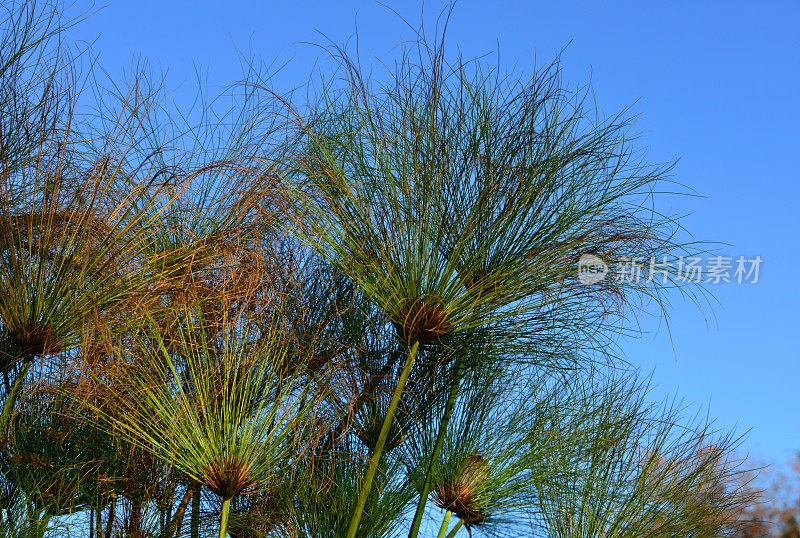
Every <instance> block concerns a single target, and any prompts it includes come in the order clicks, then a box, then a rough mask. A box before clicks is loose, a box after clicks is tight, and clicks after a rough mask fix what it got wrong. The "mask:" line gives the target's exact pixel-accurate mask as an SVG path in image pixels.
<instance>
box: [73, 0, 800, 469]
mask: <svg viewBox="0 0 800 538" xmlns="http://www.w3.org/2000/svg"><path fill="white" fill-rule="evenodd" d="M385 4H386V5H388V6H390V7H391V8H393V9H394V10H396V11H397V12H399V13H400V14H401V15H403V16H404V17H406V18H407V19H409V20H410V21H413V22H417V21H419V19H420V13H421V9H420V6H421V4H420V3H416V2H407V1H403V2H401V1H392V0H386V2H385ZM87 6H88V3H87ZM443 6H444V3H442V2H437V1H428V2H426V4H425V11H426V15H425V18H426V20H433V19H434V18H435V15H437V14H438V12H439V11H440V10H441V8H442V7H443ZM81 7H82V2H81V1H78V2H76V4H75V5H74V7H73V8H72V10H73V11H77V10H79V9H80V8H81ZM84 7H85V6H84ZM799 23H800V1H798V0H785V1H779V0H770V1H768V2H752V1H750V2H732V1H725V2H721V1H718V2H712V1H706V2H657V1H651V2H633V1H631V2H577V1H560V2H555V1H514V2H512V1H495V2H486V1H477V0H462V1H461V2H460V3H459V4H458V5H457V6H456V9H455V11H454V13H453V16H452V18H451V21H450V26H449V29H448V35H449V43H450V46H452V47H458V48H460V49H461V51H462V52H463V54H464V55H465V56H467V57H470V56H475V55H479V54H484V53H491V52H493V51H495V50H499V51H500V58H501V62H502V64H503V65H504V67H506V68H511V67H515V66H516V69H517V70H518V71H519V72H520V74H525V73H528V74H529V73H530V72H531V71H532V69H533V66H534V65H536V64H537V63H539V64H541V63H544V62H548V61H549V60H551V59H552V58H553V57H555V56H556V54H558V52H559V51H561V50H562V49H564V52H563V54H562V67H563V70H564V75H565V80H566V81H568V82H571V83H573V84H576V83H582V84H585V83H587V82H589V81H591V83H592V86H593V87H594V90H595V95H596V99H597V103H598V106H599V108H600V109H601V110H602V111H603V112H605V113H607V114H612V113H616V112H618V111H619V110H621V109H622V108H624V107H626V106H629V105H633V108H632V111H633V112H634V113H637V114H639V115H640V116H639V119H638V121H637V124H636V126H637V128H638V130H639V131H640V132H641V133H643V138H642V140H641V144H642V145H644V146H646V147H648V148H649V151H650V156H651V159H652V160H656V161H658V160H668V159H678V164H677V166H676V168H675V170H674V179H675V180H676V181H679V182H681V183H683V184H685V185H686V186H687V187H688V188H690V189H693V190H694V191H695V192H696V193H697V194H699V195H702V196H703V197H704V198H699V197H695V198H691V197H680V198H675V197H673V198H671V199H666V200H662V201H663V202H665V203H666V204H671V205H669V206H662V207H661V209H663V210H665V211H667V212H669V211H672V212H677V213H688V214H690V215H689V216H688V217H687V218H686V220H685V222H684V223H685V226H686V227H687V229H688V230H689V231H691V232H692V234H693V235H694V237H695V238H696V239H700V240H712V241H719V242H723V243H727V244H728V246H725V247H724V248H723V251H724V253H725V254H726V255H728V256H732V257H734V258H735V257H738V256H740V255H744V256H746V257H748V258H753V257H755V256H761V258H762V259H763V260H764V261H763V264H762V266H761V271H760V279H759V282H758V283H757V284H741V285H739V284H726V285H718V286H712V288H711V289H712V290H713V292H714V294H715V296H716V298H717V299H718V304H717V305H716V306H715V308H714V312H713V314H714V317H710V316H705V317H704V315H703V314H701V313H699V312H698V310H697V309H696V308H695V307H694V306H692V305H691V304H689V303H684V302H681V301H680V300H678V299H677V298H676V301H675V303H674V304H673V305H672V309H671V318H672V319H671V331H672V337H673V339H672V342H671V341H670V339H669V337H668V335H667V333H666V331H665V330H664V329H663V326H662V327H661V328H659V327H658V326H657V325H656V324H651V323H648V324H646V325H645V328H647V329H648V330H650V331H651V333H650V334H648V335H646V336H645V337H644V338H643V339H641V340H640V341H631V342H625V343H624V349H625V350H626V352H627V356H628V359H629V360H630V361H631V362H632V363H634V364H638V365H641V366H642V367H643V368H644V369H645V370H646V371H650V370H652V369H653V368H655V372H654V382H655V383H656V384H658V385H659V389H658V390H659V391H660V393H668V394H675V393H677V394H678V395H679V396H680V397H683V398H684V399H685V400H686V401H687V402H693V403H697V404H702V405H706V406H708V408H709V415H710V416H712V417H716V418H717V419H718V424H719V425H720V426H722V427H726V428H727V427H732V426H736V427H737V428H738V430H739V431H740V432H744V431H745V430H748V429H750V430H751V432H750V435H749V437H748V439H747V441H746V442H745V445H744V446H745V448H746V449H748V450H749V451H750V452H751V453H752V454H753V455H756V456H759V457H764V458H766V459H769V460H773V461H782V460H785V459H786V458H788V457H789V456H790V455H791V454H792V453H793V452H795V451H797V450H800V372H798V364H799V361H798V359H800V329H798V312H799V311H800V308H798V305H800V276H798V275H799V274H800V273H799V272H798V267H800V254H799V252H800V240H799V239H798V230H797V225H798V221H799V220H800V219H799V218H798V214H797V201H798V195H799V194H800V186H798V180H800V174H799V173H798V172H799V171H800V170H799V167H798V164H797V163H798V160H800V151H798V150H799V149H800V105H799V104H798V99H797V92H798V88H800V61H799V60H798V53H800V30H798V28H799V27H800V26H799ZM356 28H357V29H358V34H359V41H360V45H361V50H362V55H363V60H364V62H365V63H366V62H374V63H375V65H376V66H377V65H378V62H379V61H380V60H381V59H385V58H388V57H390V56H391V54H392V51H393V48H394V47H395V46H396V45H397V44H398V43H400V42H401V41H402V40H403V39H410V38H411V37H412V34H411V31H410V30H409V29H408V28H407V27H406V26H405V25H404V24H403V23H402V22H401V21H400V19H399V18H398V17H397V15H395V14H393V13H392V12H391V11H390V10H389V9H387V7H384V6H382V5H380V4H378V3H376V2H373V1H371V0H370V1H354V0H345V1H336V2H311V1H306V0H295V1H271V2H266V1H256V0H240V1H228V2H204V1H199V0H192V1H172V0H158V1H154V0H136V1H134V0H113V1H111V2H110V3H109V4H108V5H107V6H106V7H104V8H102V9H100V10H99V11H98V12H96V13H95V14H94V15H93V16H91V17H90V18H89V19H88V20H87V21H86V22H84V23H83V24H81V25H80V26H79V27H78V28H77V29H75V30H74V33H73V36H76V35H77V36H78V37H80V38H81V39H84V40H87V41H94V47H95V51H96V52H98V53H99V60H100V64H101V65H102V66H103V67H104V68H106V69H107V70H109V72H110V73H111V74H112V75H115V74H120V73H122V72H123V70H124V69H126V68H129V67H130V66H131V61H132V60H134V59H137V60H148V61H150V62H151V63H152V64H153V65H154V66H156V67H160V68H162V69H165V70H168V71H169V80H170V82H171V83H172V84H173V85H179V84H180V83H181V82H185V85H184V86H183V88H184V89H185V92H186V96H184V97H188V96H191V95H193V89H192V88H193V86H192V84H193V80H194V77H195V67H200V68H202V69H203V71H204V72H205V73H207V75H208V83H209V86H211V87H214V86H215V85H220V84H224V83H226V82H230V81H233V80H235V79H237V77H239V75H240V73H241V71H240V67H239V63H238V59H237V52H236V50H237V48H238V49H240V50H243V51H248V53H249V54H253V55H256V56H261V57H263V58H264V59H265V60H267V61H272V60H275V59H278V60H279V61H287V60H289V61H290V64H289V65H288V66H287V67H286V68H285V69H284V70H283V71H282V72H281V73H280V74H279V77H278V83H279V85H280V86H281V87H283V88H287V89H288V88H289V87H291V86H292V85H297V86H300V85H302V84H303V82H304V81H305V80H306V78H307V76H308V73H309V71H310V69H311V68H312V66H313V65H314V62H315V61H317V60H319V58H321V57H323V56H324V55H323V54H322V53H321V52H320V50H319V49H317V48H315V47H313V46H310V45H308V44H306V43H307V42H321V41H324V39H325V37H323V34H324V36H327V38H329V39H331V40H333V41H335V42H343V41H345V40H347V39H348V38H349V37H351V36H352V35H353V34H354V32H355V30H356ZM181 91H183V90H180V89H179V90H178V92H177V93H176V96H177V98H178V99H181V98H184V97H182V96H181Z"/></svg>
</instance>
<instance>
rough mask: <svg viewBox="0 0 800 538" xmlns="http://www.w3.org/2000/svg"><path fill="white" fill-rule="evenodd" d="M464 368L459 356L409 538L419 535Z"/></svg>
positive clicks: (462, 357) (461, 356)
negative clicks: (434, 472) (435, 468)
mask: <svg viewBox="0 0 800 538" xmlns="http://www.w3.org/2000/svg"><path fill="white" fill-rule="evenodd" d="M463 367H464V354H463V353H462V354H460V355H459V357H458V359H457V360H456V367H455V373H456V377H455V379H454V380H453V386H452V387H451V388H450V396H449V398H448V399H447V405H446V406H445V408H444V416H443V417H442V421H441V422H440V423H439V433H437V435H436V443H435V444H434V445H433V453H432V454H431V459H430V461H429V462H428V471H427V472H426V473H425V484H424V485H423V486H422V492H421V493H420V498H419V502H418V503H417V511H416V512H415V513H414V520H413V522H412V523H411V530H410V531H409V532H408V537H409V538H416V536H417V534H418V533H419V527H420V525H422V515H423V514H424V513H425V504H426V503H427V502H428V494H429V493H430V492H431V485H432V484H431V483H432V482H433V469H434V467H435V466H436V465H437V464H438V462H439V454H440V453H441V451H442V445H443V444H444V438H445V437H446V436H447V425H448V424H449V423H450V417H451V416H452V415H453V408H454V407H455V406H456V399H457V398H458V387H459V386H460V384H461V370H462V369H463Z"/></svg>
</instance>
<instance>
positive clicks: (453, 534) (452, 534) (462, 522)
mask: <svg viewBox="0 0 800 538" xmlns="http://www.w3.org/2000/svg"><path fill="white" fill-rule="evenodd" d="M463 524H464V520H463V519H459V520H458V523H457V524H456V526H455V527H453V530H451V531H450V534H448V535H447V536H446V537H445V538H453V537H454V536H455V535H456V533H457V532H458V529H460V528H461V526H462V525H463Z"/></svg>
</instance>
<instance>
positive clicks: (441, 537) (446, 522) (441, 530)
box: [436, 510, 453, 538]
mask: <svg viewBox="0 0 800 538" xmlns="http://www.w3.org/2000/svg"><path fill="white" fill-rule="evenodd" d="M452 515H453V512H451V511H450V510H448V511H447V512H445V513H444V521H442V526H441V527H440V528H439V534H438V535H437V536H436V538H444V533H446V532H447V526H448V525H449V524H450V516H452Z"/></svg>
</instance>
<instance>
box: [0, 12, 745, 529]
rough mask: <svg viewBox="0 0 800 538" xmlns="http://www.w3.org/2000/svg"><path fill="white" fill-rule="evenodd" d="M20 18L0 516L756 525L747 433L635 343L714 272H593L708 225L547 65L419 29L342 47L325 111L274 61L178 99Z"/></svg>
mask: <svg viewBox="0 0 800 538" xmlns="http://www.w3.org/2000/svg"><path fill="white" fill-rule="evenodd" d="M3 9H4V10H5V11H4V12H3V14H2V17H3V20H2V28H0V31H2V35H0V52H1V53H2V54H0V370H2V374H3V379H2V388H0V393H1V394H2V401H3V412H2V418H0V429H1V430H2V432H1V433H2V435H1V436H0V439H2V443H0V467H2V469H3V475H2V478H0V486H1V487H2V490H0V533H2V535H3V536H57V535H61V534H64V535H68V536H76V535H89V536H91V537H92V538H94V537H95V536H97V537H100V536H103V537H106V538H110V537H112V536H127V537H164V538H166V537H177V536H191V537H199V536H208V535H212V534H216V533H219V536H220V537H224V536H226V535H229V536H232V537H255V536H264V537H291V538H299V537H307V538H340V537H345V536H346V537H348V538H353V537H355V536H359V537H370V538H381V537H386V538H388V537H393V536H398V535H400V534H406V533H408V535H409V536H410V537H414V536H417V535H418V534H423V535H433V534H434V533H435V532H437V530H436V529H437V528H438V529H439V530H438V536H439V537H440V538H442V537H444V536H448V537H452V536H457V535H472V534H473V533H482V534H486V535H487V536H542V537H585V536H598V537H599V536H603V537H610V536H614V537H633V536H665V537H666V536H694V537H712V536H713V537H718V536H734V535H736V533H737V532H738V530H739V528H740V526H741V525H742V524H743V522H742V521H741V517H740V513H741V511H742V510H743V509H744V508H745V507H747V506H748V505H749V503H750V502H751V496H752V493H751V491H750V490H749V489H747V488H745V487H744V484H743V477H744V476H746V475H745V474H744V473H743V471H742V470H741V469H740V468H739V467H738V466H737V462H736V461H733V460H732V459H731V457H730V449H731V448H732V447H733V446H734V445H735V444H736V439H734V438H732V437H731V436H730V435H725V434H717V433H715V432H714V431H713V430H712V428H711V424H710V423H709V422H708V421H705V420H701V419H698V418H696V417H692V416H687V415H686V414H685V412H684V411H685V410H684V409H683V408H682V407H681V406H680V405H678V404H677V403H674V402H672V403H670V402H667V403H664V404H659V405H654V404H651V403H648V399H647V394H648V391H647V383H642V382H640V381H637V378H636V376H635V374H633V373H631V371H630V370H626V369H624V368H622V366H623V365H624V362H623V361H622V356H621V355H620V353H619V346H618V343H619V337H620V336H621V335H623V333H624V332H625V331H624V327H626V326H628V325H626V323H627V322H629V321H631V320H634V321H635V320H636V316H637V315H639V314H645V313H647V312H648V311H649V310H650V309H653V310H655V312H656V313H665V312H666V310H665V309H666V303H665V297H666V295H665V294H666V292H667V291H668V290H669V289H671V288H673V287H674V288H677V291H678V292H683V293H686V294H688V295H689V296H691V297H702V290H699V289H682V288H680V287H679V286H678V285H677V283H676V282H673V281H672V280H671V279H670V278H669V275H667V276H666V277H665V278H664V279H663V280H657V281H651V282H634V281H623V280H616V279H613V278H609V279H606V280H605V281H602V282H599V283H596V284H593V285H584V284H582V283H581V282H580V281H579V279H578V278H577V276H578V275H577V271H576V265H577V262H578V259H579V258H580V256H581V255H582V254H585V253H591V254H593V255H595V256H598V257H601V258H603V259H604V260H606V261H607V262H608V263H609V264H610V265H611V266H612V267H613V266H614V265H615V264H617V263H623V262H624V261H625V259H627V258H635V257H641V256H646V257H650V256H659V257H662V256H668V255H675V254H676V253H678V252H683V250H685V249H689V248H693V247H692V246H691V245H688V244H681V243H680V242H678V241H677V239H676V237H677V232H678V230H679V223H678V222H677V221H676V220H674V219H671V218H669V217H665V216H662V215H659V214H658V213H656V212H655V211H654V210H652V209H649V207H650V204H651V203H652V202H654V200H655V199H656V198H657V197H656V196H655V194H654V193H655V192H656V190H658V189H661V188H662V187H661V185H662V184H664V182H665V178H666V174H667V172H668V171H669V168H670V167H669V166H668V165H666V166H659V165H651V164H649V163H648V162H647V161H646V159H645V158H644V156H643V155H642V154H640V153H639V152H638V151H637V149H636V147H635V144H634V142H635V140H634V139H633V138H631V137H629V135H628V132H629V129H630V126H631V125H630V124H631V121H630V120H629V119H627V118H626V117H624V116H618V117H612V118H609V119H602V118H599V117H598V116H596V115H595V116H594V117H592V116H590V114H589V113H590V112H591V109H590V108H589V107H588V105H587V103H586V102H585V100H586V95H587V93H586V92H585V91H583V92H582V91H569V90H568V89H566V88H565V87H564V86H563V83H562V81H561V79H560V74H559V73H560V72H559V67H558V64H557V63H554V64H552V65H549V66H545V67H543V68H541V69H539V70H538V71H536V73H535V74H534V76H532V77H531V78H529V79H527V80H519V79H515V78H511V76H508V77H504V76H501V74H500V72H499V71H497V70H494V69H489V68H487V67H486V65H485V64H484V63H482V62H480V61H464V60H462V59H461V58H460V57H456V58H455V60H449V59H447V57H446V56H445V54H444V45H443V41H438V40H435V44H434V45H431V44H430V43H429V41H427V40H426V38H425V35H424V34H423V33H420V34H419V40H418V41H417V43H416V44H415V45H413V46H410V47H409V48H407V53H406V54H405V55H403V56H402V58H401V61H400V62H399V63H398V64H397V67H396V69H395V70H394V71H393V72H391V73H389V74H388V75H387V76H386V77H384V78H382V79H381V80H382V81H383V82H382V83H376V82H373V81H371V80H370V79H368V78H366V77H365V76H364V75H363V73H362V71H361V68H360V65H359V61H358V57H357V56H353V55H348V54H347V53H346V52H345V51H344V50H342V49H338V48H333V49H332V50H331V51H330V58H331V59H332V60H333V61H334V64H335V65H336V67H337V69H336V70H335V75H334V76H332V77H328V78H326V79H325V82H324V84H322V85H321V86H320V87H319V88H316V89H315V91H314V92H311V93H310V94H313V95H314V99H313V101H311V102H309V103H307V104H305V105H304V106H302V107H301V106H298V105H297V104H296V103H293V102H292V100H291V99H290V98H288V97H286V96H279V95H277V94H276V93H275V92H273V91H271V90H270V86H269V80H266V79H265V78H264V76H263V75H262V74H261V73H259V72H258V71H256V70H251V71H248V72H247V73H246V75H245V81H244V82H243V83H241V84H238V85H236V86H235V87H234V88H233V91H232V92H231V94H232V95H233V98H232V99H231V100H230V101H228V102H229V103H233V104H232V105H231V104H229V105H227V107H226V106H225V105H223V104H221V103H223V101H221V100H220V101H207V100H202V102H201V105H200V106H199V107H198V109H196V110H191V111H184V112H183V113H178V112H175V111H174V108H173V107H172V105H169V104H168V103H167V101H166V98H165V95H166V94H165V92H164V88H163V87H162V86H161V85H160V84H159V83H157V80H158V79H155V78H153V77H148V76H147V75H146V70H142V71H141V72H137V73H134V74H132V75H131V81H130V82H129V83H126V84H125V85H120V84H117V83H114V82H113V81H111V82H108V81H102V80H98V79H97V78H94V77H93V74H92V72H91V70H89V72H88V74H87V73H84V72H82V71H81V58H82V56H81V54H82V53H81V51H79V50H73V49H70V48H69V47H67V46H66V45H64V44H63V43H62V42H61V41H60V40H61V38H62V37H63V35H64V32H65V30H66V28H68V27H69V26H70V25H71V24H73V23H74V22H75V21H65V20H64V19H63V18H62V16H61V15H60V13H59V10H58V9H57V6H53V5H49V4H48V5H36V4H30V3H19V4H17V3H12V4H11V5H9V6H8V7H4V8H3ZM386 81H388V82H386ZM82 85H88V86H90V87H92V88H93V89H94V90H95V91H94V95H93V96H91V99H89V100H90V101H91V102H93V103H94V106H93V107H92V108H91V110H90V111H85V110H83V109H79V107H78V103H82V102H84V101H86V100H87V99H88V97H87V96H86V95H85V94H82V93H81V92H80V91H79V89H80V88H81V87H82ZM440 524H441V525H440Z"/></svg>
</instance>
